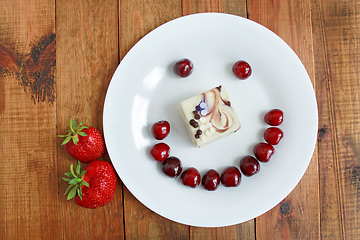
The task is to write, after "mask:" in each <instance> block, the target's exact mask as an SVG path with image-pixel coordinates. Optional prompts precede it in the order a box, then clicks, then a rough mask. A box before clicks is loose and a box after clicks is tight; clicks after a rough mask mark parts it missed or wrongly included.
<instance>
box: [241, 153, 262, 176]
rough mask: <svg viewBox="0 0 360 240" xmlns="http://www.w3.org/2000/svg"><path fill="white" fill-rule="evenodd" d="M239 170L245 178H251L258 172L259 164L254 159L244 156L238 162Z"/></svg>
mask: <svg viewBox="0 0 360 240" xmlns="http://www.w3.org/2000/svg"><path fill="white" fill-rule="evenodd" d="M240 170H241V172H242V173H243V174H244V175H245V176H247V177H251V176H252V175H254V174H256V173H258V172H259V171H260V164H259V162H258V161H257V160H256V159H255V158H254V157H252V156H246V157H243V158H242V159H241V161H240Z"/></svg>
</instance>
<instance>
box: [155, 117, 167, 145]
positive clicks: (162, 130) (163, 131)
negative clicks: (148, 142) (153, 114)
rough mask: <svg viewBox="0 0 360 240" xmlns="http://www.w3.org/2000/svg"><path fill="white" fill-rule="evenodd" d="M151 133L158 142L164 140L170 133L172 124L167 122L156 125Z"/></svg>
mask: <svg viewBox="0 0 360 240" xmlns="http://www.w3.org/2000/svg"><path fill="white" fill-rule="evenodd" d="M151 132H152V134H153V136H154V137H155V138H156V139H157V140H162V139H164V138H166V136H167V135H169V133H170V123H169V122H168V121H165V120H163V121H159V122H157V123H154V125H153V126H152V127H151Z"/></svg>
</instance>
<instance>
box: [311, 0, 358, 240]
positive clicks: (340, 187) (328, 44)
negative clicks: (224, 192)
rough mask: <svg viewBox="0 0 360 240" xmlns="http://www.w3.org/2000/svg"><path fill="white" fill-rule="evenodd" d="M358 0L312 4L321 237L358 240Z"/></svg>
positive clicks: (313, 2) (315, 0) (315, 2)
mask: <svg viewBox="0 0 360 240" xmlns="http://www.w3.org/2000/svg"><path fill="white" fill-rule="evenodd" d="M359 8H360V3H359V1H317V0H314V1H312V9H313V11H312V22H313V27H314V49H315V71H316V81H317V83H318V84H317V86H318V87H317V93H318V103H319V110H320V112H319V115H320V116H321V117H320V122H319V124H320V127H321V128H320V135H319V156H320V155H321V156H322V157H321V161H319V163H320V165H319V172H320V204H321V205H320V207H321V208H320V209H321V236H322V237H323V238H324V239H359V237H360V223H359V189H360V188H359V185H360V183H359V166H360V162H359V143H360V142H359V140H360V139H359V136H360V135H359V131H360V125H359V117H360V116H359V112H360V108H359V90H360V89H359V69H360V65H359V56H360V55H359V42H360V40H359V32H360V31H359V30H360V27H359V26H360V25H359V24H360V20H359V17H358V16H359V13H360V12H359V11H360V10H359Z"/></svg>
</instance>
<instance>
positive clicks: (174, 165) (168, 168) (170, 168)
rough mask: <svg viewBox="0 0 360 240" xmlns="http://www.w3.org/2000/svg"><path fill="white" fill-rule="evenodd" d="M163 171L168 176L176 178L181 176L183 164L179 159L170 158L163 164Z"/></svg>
mask: <svg viewBox="0 0 360 240" xmlns="http://www.w3.org/2000/svg"><path fill="white" fill-rule="evenodd" d="M162 169H163V171H164V173H165V174H166V175H168V176H169V177H172V178H175V177H178V176H179V175H180V174H181V171H182V164H181V161H180V159H178V158H177V157H168V158H167V159H166V160H165V161H163V162H162Z"/></svg>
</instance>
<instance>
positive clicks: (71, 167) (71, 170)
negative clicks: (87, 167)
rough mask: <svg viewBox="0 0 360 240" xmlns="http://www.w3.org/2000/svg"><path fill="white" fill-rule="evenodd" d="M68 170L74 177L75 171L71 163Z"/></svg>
mask: <svg viewBox="0 0 360 240" xmlns="http://www.w3.org/2000/svg"><path fill="white" fill-rule="evenodd" d="M78 164H79V162H78ZM70 172H71V174H72V175H73V177H75V178H76V177H77V176H76V174H75V172H74V165H73V164H71V165H70Z"/></svg>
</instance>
